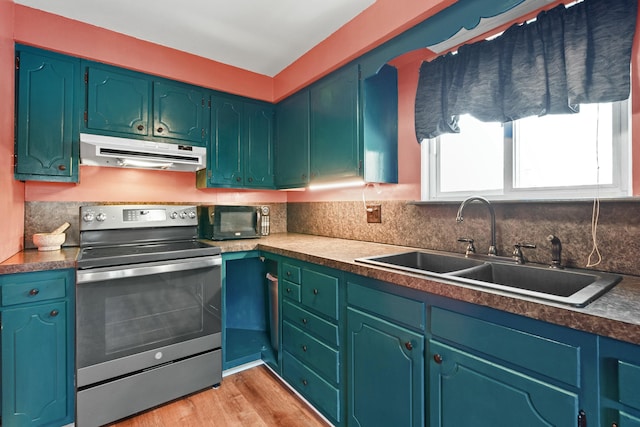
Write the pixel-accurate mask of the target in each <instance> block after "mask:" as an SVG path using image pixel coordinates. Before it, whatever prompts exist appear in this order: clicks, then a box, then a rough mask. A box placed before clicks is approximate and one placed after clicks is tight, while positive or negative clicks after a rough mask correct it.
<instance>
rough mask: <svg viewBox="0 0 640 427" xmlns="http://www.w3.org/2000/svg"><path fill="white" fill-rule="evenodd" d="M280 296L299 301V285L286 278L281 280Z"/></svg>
mask: <svg viewBox="0 0 640 427" xmlns="http://www.w3.org/2000/svg"><path fill="white" fill-rule="evenodd" d="M282 296H284V297H286V298H290V299H292V300H294V301H297V302H300V285H297V284H295V283H292V282H289V281H288V280H283V281H282Z"/></svg>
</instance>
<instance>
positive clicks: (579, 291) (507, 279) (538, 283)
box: [450, 262, 622, 306]
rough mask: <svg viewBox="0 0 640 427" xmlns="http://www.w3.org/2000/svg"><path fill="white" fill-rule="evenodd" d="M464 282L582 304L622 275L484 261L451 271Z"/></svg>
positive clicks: (610, 286) (614, 283)
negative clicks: (460, 269) (475, 265)
mask: <svg viewBox="0 0 640 427" xmlns="http://www.w3.org/2000/svg"><path fill="white" fill-rule="evenodd" d="M450 276H453V277H457V278H459V279H461V280H462V281H463V282H465V283H470V284H475V285H480V286H489V287H492V288H494V289H500V290H504V291H507V292H514V293H518V294H522V295H528V296H532V297H537V298H542V299H546V300H550V301H555V302H561V303H564V304H570V305H575V306H584V305H586V304H588V303H589V302H591V301H593V300H594V299H596V298H597V297H599V296H600V295H602V294H603V293H604V292H606V291H608V290H609V289H611V288H612V287H613V286H614V285H616V284H617V283H618V282H619V281H620V280H621V279H622V278H621V277H620V276H618V275H615V274H608V273H601V272H597V271H589V270H573V269H571V270H569V269H566V270H558V269H551V268H548V267H542V266H532V265H518V264H508V263H492V262H489V263H486V264H483V265H480V266H477V267H473V268H468V269H466V270H462V271H457V272H451V273H450Z"/></svg>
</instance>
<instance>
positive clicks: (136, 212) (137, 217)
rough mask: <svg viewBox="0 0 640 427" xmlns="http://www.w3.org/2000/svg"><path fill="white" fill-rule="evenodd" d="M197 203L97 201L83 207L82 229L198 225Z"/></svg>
mask: <svg viewBox="0 0 640 427" xmlns="http://www.w3.org/2000/svg"><path fill="white" fill-rule="evenodd" d="M197 225H198V216H197V215H196V207H195V206H182V205H98V206H82V207H80V230H81V231H84V230H106V229H114V228H144V227H175V226H197Z"/></svg>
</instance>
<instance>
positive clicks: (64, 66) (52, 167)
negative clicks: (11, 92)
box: [15, 51, 80, 182]
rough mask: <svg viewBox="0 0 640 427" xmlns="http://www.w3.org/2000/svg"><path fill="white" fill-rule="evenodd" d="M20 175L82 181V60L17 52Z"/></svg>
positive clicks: (53, 179)
mask: <svg viewBox="0 0 640 427" xmlns="http://www.w3.org/2000/svg"><path fill="white" fill-rule="evenodd" d="M17 55H18V56H17V59H16V61H17V64H16V65H18V67H19V70H18V74H17V79H18V81H17V84H18V86H17V106H16V109H17V118H16V149H15V153H16V157H17V158H16V166H15V175H16V179H35V180H44V181H70V182H77V181H78V146H79V139H78V138H79V135H78V128H79V126H78V125H79V110H78V109H77V108H76V98H77V95H78V91H79V88H80V80H79V78H80V77H79V74H80V63H79V61H77V60H75V59H73V58H66V57H63V56H61V55H56V54H45V53H43V54H39V53H37V52H32V51H19V52H18V53H17Z"/></svg>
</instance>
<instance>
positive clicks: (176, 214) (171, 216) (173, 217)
mask: <svg viewBox="0 0 640 427" xmlns="http://www.w3.org/2000/svg"><path fill="white" fill-rule="evenodd" d="M169 217H170V218H171V219H176V218H178V213H177V212H171V215H169Z"/></svg>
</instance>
